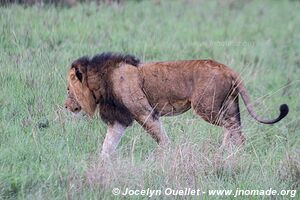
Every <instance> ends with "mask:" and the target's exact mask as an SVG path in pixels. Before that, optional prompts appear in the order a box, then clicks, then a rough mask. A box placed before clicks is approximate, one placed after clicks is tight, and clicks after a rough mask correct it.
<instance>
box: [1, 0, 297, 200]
mask: <svg viewBox="0 0 300 200" xmlns="http://www.w3.org/2000/svg"><path fill="white" fill-rule="evenodd" d="M299 10H300V2H299V1H258V0H257V1H255V0H253V1H245V2H242V1H230V0H225V1H220V2H217V1H202V0H199V1H197V0H188V1H179V0H176V1H160V0H153V1H150V0H149V1H140V2H138V1H128V2H126V3H124V4H122V5H115V4H113V5H100V6H97V5H96V4H84V5H77V6H75V7H72V8H64V7H62V8H60V7H53V6H50V5H46V6H45V7H39V6H32V7H22V6H19V5H12V6H9V7H0V27H1V28H0V88H1V89H0V199H1V198H3V199H113V198H116V199H124V198H128V199H129V198H134V199H147V198H148V197H147V196H141V195H140V196H126V197H124V196H114V195H113V194H112V192H111V191H112V189H113V188H119V189H120V190H121V191H124V190H125V189H126V188H130V189H147V188H150V189H161V190H163V189H165V188H173V189H182V188H186V187H187V188H196V189H200V190H201V191H208V190H213V189H228V190H230V189H231V190H233V191H235V190H236V189H237V188H239V189H248V190H254V189H259V190H263V189H265V190H268V189H269V188H272V189H276V190H278V191H281V190H298V189H299V186H300V117H299V116H300V98H299V94H300V34H299V33H300V26H299V24H300V13H299ZM103 51H116V52H122V53H131V54H135V55H136V56H138V57H140V58H141V59H142V60H143V61H145V62H146V61H153V60H177V59H205V58H212V59H215V60H217V61H219V62H222V63H224V64H226V65H228V66H231V67H232V68H233V69H235V70H236V71H237V72H239V73H240V74H241V75H242V77H243V79H244V81H245V84H246V86H247V89H248V90H249V93H250V94H251V97H252V100H253V101H255V102H256V103H255V108H256V111H257V112H258V113H259V114H260V115H262V116H263V117H265V118H273V117H275V116H277V114H278V112H279V111H278V107H279V105H280V104H281V103H287V104H288V105H289V107H290V113H289V115H288V116H287V117H286V118H285V119H283V120H282V121H281V122H280V123H278V124H275V125H273V126H268V125H262V124H259V123H257V122H256V121H255V120H253V119H252V118H251V117H250V116H249V115H248V113H247V111H245V107H244V105H243V104H241V105H242V106H241V110H242V124H243V130H244V133H245V135H246V137H247V143H246V145H245V148H244V150H243V151H242V153H239V154H237V155H234V159H231V160H230V159H229V160H228V162H227V164H226V166H225V167H224V168H222V169H216V168H215V166H214V154H215V152H216V151H217V149H218V147H219V146H220V144H221V141H222V130H221V129H220V128H218V127H214V126H212V125H210V124H208V123H205V122H204V121H203V120H201V119H199V118H198V117H197V116H195V115H194V114H193V113H192V112H191V111H190V112H187V113H185V114H184V115H181V116H177V117H173V118H164V119H163V121H164V125H165V129H166V131H167V132H168V135H169V137H170V138H171V140H172V144H171V147H170V149H169V150H167V151H168V152H167V153H166V155H165V157H164V158H161V157H159V156H156V153H155V148H156V144H155V142H154V141H153V140H152V139H151V138H150V136H148V135H147V133H145V132H144V130H143V129H142V128H141V127H140V126H139V125H137V124H134V125H133V126H132V127H131V128H129V129H127V131H126V134H125V136H124V137H123V139H122V141H121V144H120V145H119V147H118V152H117V155H116V157H115V158H114V159H113V160H112V161H111V162H110V163H106V164H103V163H101V162H100V161H99V158H98V153H99V151H100V148H101V145H102V141H103V139H104V137H105V132H106V126H105V124H104V123H103V122H101V120H100V119H92V120H90V119H87V118H86V117H84V116H83V117H74V116H73V115H72V114H71V113H69V112H67V111H66V110H65V109H64V106H63V103H64V99H65V97H66V72H67V69H68V68H69V65H70V63H71V62H72V61H73V60H75V59H76V58H78V57H80V56H83V55H90V56H91V55H94V54H96V53H100V52H103ZM290 197H291V195H287V196H282V195H277V196H272V197H270V196H247V198H249V199H262V198H265V199H289V198H290ZM155 198H156V199H174V198H175V199H190V198H191V199H223V198H225V199H226V198H227V199H242V198H246V196H242V197H241V196H239V197H237V198H234V197H233V196H209V195H208V194H204V195H203V196H201V197H199V196H166V195H162V196H156V197H155ZM299 198H300V196H299V194H298V193H297V194H296V196H295V197H294V199H299Z"/></svg>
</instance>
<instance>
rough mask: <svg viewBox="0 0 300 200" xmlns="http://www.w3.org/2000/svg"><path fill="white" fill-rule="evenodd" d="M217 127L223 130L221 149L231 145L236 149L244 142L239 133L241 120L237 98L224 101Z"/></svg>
mask: <svg viewBox="0 0 300 200" xmlns="http://www.w3.org/2000/svg"><path fill="white" fill-rule="evenodd" d="M218 124H219V125H221V126H222V127H223V128H224V139H223V142H222V146H221V149H224V148H230V147H232V145H235V146H237V147H239V146H241V145H242V144H244V142H245V140H246V139H245V136H244V135H243V134H242V131H241V119H240V110H239V103H238V97H237V96H236V97H235V98H231V99H229V100H226V102H225V103H224V106H223V109H222V111H221V113H220V118H219V122H218Z"/></svg>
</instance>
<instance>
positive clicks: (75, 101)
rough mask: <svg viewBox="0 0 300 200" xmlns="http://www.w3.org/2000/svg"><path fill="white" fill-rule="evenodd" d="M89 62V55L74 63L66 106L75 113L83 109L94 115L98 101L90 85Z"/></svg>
mask: <svg viewBox="0 0 300 200" xmlns="http://www.w3.org/2000/svg"><path fill="white" fill-rule="evenodd" d="M88 64H89V59H88V58H87V57H82V58H79V59H78V60H76V61H74V62H73V63H72V66H71V68H70V70H69V72H68V96H67V99H66V101H65V107H66V108H67V109H69V110H70V111H71V112H74V113H78V112H80V111H81V110H83V111H85V112H86V113H87V114H88V115H89V116H91V117H92V116H93V115H94V113H95V110H96V107H97V103H96V99H95V96H94V94H93V92H92V90H90V88H89V87H88V82H87V67H88Z"/></svg>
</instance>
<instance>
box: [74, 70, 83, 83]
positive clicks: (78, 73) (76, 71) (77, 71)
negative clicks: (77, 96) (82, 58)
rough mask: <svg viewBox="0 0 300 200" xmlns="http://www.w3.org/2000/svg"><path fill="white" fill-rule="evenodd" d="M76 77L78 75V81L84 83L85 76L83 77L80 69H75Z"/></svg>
mask: <svg viewBox="0 0 300 200" xmlns="http://www.w3.org/2000/svg"><path fill="white" fill-rule="evenodd" d="M75 75H76V77H77V78H78V80H79V81H80V82H82V78H83V76H82V72H81V71H80V69H79V68H76V69H75Z"/></svg>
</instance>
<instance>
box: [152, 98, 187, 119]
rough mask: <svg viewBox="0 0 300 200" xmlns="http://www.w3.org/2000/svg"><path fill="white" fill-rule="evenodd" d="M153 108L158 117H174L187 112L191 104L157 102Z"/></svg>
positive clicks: (182, 101) (184, 102) (178, 101)
mask: <svg viewBox="0 0 300 200" xmlns="http://www.w3.org/2000/svg"><path fill="white" fill-rule="evenodd" d="M153 108H154V110H155V111H156V113H157V114H158V115H160V116H174V115H179V114H181V113H184V112H185V111H187V110H189V109H190V108H191V102H190V101H189V100H177V101H172V102H170V101H159V102H158V103H156V104H155V105H153Z"/></svg>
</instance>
